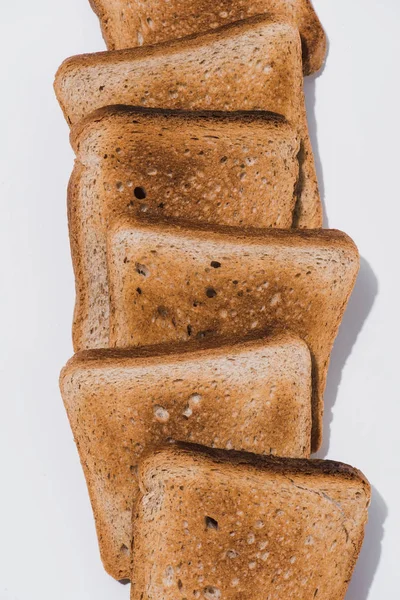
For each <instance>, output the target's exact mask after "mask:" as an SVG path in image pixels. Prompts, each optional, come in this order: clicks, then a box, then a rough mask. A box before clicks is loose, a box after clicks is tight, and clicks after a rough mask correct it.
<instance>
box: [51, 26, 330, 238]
mask: <svg viewBox="0 0 400 600" xmlns="http://www.w3.org/2000/svg"><path fill="white" fill-rule="evenodd" d="M301 64H302V63H301V43H300V37H299V33H298V31H297V29H295V28H294V27H292V26H291V25H289V24H287V23H277V22H274V21H271V20H268V19H265V18H259V17H257V18H252V19H249V20H247V21H244V22H241V23H239V24H234V25H229V26H226V27H223V28H221V29H218V30H216V31H214V32H212V33H208V34H205V35H201V36H194V37H191V38H185V39H184V40H180V41H178V42H171V43H169V42H168V43H165V44H159V45H157V46H152V47H148V48H135V49H132V50H121V51H118V52H103V53H100V54H87V55H82V56H76V57H73V58H70V59H69V60H67V61H65V62H64V64H63V65H62V66H61V67H60V69H59V71H58V73H57V75H56V81H55V90H56V94H57V97H58V100H59V102H60V104H61V107H62V109H63V111H64V114H65V117H66V119H67V120H68V122H69V123H70V124H71V125H74V124H76V123H77V122H79V121H80V120H81V119H82V118H84V117H85V116H87V115H88V114H89V113H90V112H92V111H94V110H96V109H98V108H102V107H104V106H109V105H114V104H125V105H131V106H132V105H133V106H144V107H149V108H163V109H183V110H221V111H240V110H263V111H269V112H273V113H276V114H279V115H282V116H284V117H285V118H286V119H287V120H288V121H289V122H290V123H292V124H293V126H294V127H295V128H296V130H297V131H298V132H299V135H300V138H301V152H300V154H299V159H300V185H299V188H298V198H299V200H298V206H297V207H296V222H295V225H297V226H299V227H306V228H313V227H321V225H322V208H321V201H320V197H319V192H318V184H317V178H316V173H315V165H314V158H313V153H312V149H311V143H310V139H309V135H308V129H307V118H306V111H305V102H304V93H303V77H302V67H301Z"/></svg>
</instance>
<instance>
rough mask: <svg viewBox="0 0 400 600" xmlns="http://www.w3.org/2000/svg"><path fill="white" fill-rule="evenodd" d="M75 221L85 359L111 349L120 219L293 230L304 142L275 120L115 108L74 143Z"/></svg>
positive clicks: (96, 116) (78, 337) (92, 119)
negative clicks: (111, 278) (110, 266)
mask: <svg viewBox="0 0 400 600" xmlns="http://www.w3.org/2000/svg"><path fill="white" fill-rule="evenodd" d="M71 142H72V145H73V148H74V150H75V152H76V155H77V160H76V164H75V169H74V172H73V175H72V178H71V183H70V186H69V197H68V212H69V228H70V234H71V242H72V243H71V247H72V256H73V263H74V269H75V275H76V282H77V300H76V309H75V320H74V331H73V333H74V346H75V349H76V350H82V349H88V348H96V347H100V348H102V347H107V346H108V345H109V323H108V317H109V299H108V279H107V265H106V233H107V229H108V226H109V223H110V220H111V219H112V218H114V217H115V215H116V214H118V213H120V212H121V211H124V210H126V209H127V210H129V211H130V212H131V213H132V214H133V215H141V214H144V213H145V214H146V215H150V216H154V217H161V216H163V217H174V218H176V217H177V218H184V219H186V220H188V221H191V222H194V223H196V222H204V223H211V224H224V225H232V226H233V225H236V226H241V227H248V226H252V227H260V228H267V227H280V228H290V227H291V225H292V222H293V211H294V208H295V202H296V191H297V184H298V178H299V168H298V160H297V154H298V151H299V139H298V136H297V134H296V132H295V131H294V130H293V128H292V127H291V126H290V125H289V124H288V123H287V122H286V121H285V120H284V119H283V118H282V117H278V116H276V115H272V114H270V113H262V112H258V113H212V112H208V113H195V112H182V111H159V110H152V109H135V108H128V107H111V108H104V109H100V110H98V111H95V112H94V113H92V115H90V116H89V117H87V118H86V119H84V120H83V122H81V123H80V124H79V125H77V126H76V127H75V128H74V129H73V131H72V134H71Z"/></svg>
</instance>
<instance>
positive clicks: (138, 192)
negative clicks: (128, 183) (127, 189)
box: [133, 187, 147, 200]
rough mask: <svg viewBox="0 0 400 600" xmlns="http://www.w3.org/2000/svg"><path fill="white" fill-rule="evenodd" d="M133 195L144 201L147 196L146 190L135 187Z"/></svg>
mask: <svg viewBox="0 0 400 600" xmlns="http://www.w3.org/2000/svg"><path fill="white" fill-rule="evenodd" d="M133 193H134V194H135V198H137V199H138V200H144V199H145V198H146V196H147V194H146V190H145V189H144V188H143V187H135V189H134V190H133Z"/></svg>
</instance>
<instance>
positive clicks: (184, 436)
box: [60, 334, 311, 579]
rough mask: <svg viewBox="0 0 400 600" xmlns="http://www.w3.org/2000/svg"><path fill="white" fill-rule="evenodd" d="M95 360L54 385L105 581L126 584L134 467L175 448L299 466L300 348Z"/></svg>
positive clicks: (306, 394)
mask: <svg viewBox="0 0 400 600" xmlns="http://www.w3.org/2000/svg"><path fill="white" fill-rule="evenodd" d="M198 346H199V344H198V343H197V344H194V345H193V344H192V346H191V347H190V348H188V347H187V346H186V351H185V350H183V351H182V349H181V350H180V351H179V350H178V349H177V348H176V347H173V348H170V347H168V348H158V349H151V350H142V351H134V350H129V351H121V350H119V351H115V350H114V351H113V350H97V351H91V352H82V353H80V354H78V355H76V356H75V357H74V358H73V359H72V360H71V361H70V362H69V363H68V364H67V366H66V367H65V368H64V370H63V372H62V375H61V379H60V384H61V391H62V396H63V399H64V403H65V406H66V409H67V412H68V416H69V420H70V423H71V427H72V431H73V434H74V438H75V440H76V443H77V446H78V449H79V454H80V459H81V462H82V465H83V469H84V472H85V476H86V480H87V484H88V488H89V492H90V497H91V502H92V506H93V511H94V515H95V519H96V526H97V532H98V538H99V544H100V550H101V556H102V559H103V562H104V565H105V568H106V569H107V571H108V572H109V573H110V574H111V575H113V576H114V577H115V578H117V579H122V578H130V558H131V557H130V548H131V537H132V535H131V531H132V530H131V516H132V515H131V513H132V506H133V502H134V498H135V497H136V496H137V493H138V481H137V463H138V460H139V459H140V457H141V455H142V453H143V452H144V451H145V450H146V449H148V448H149V446H152V445H158V444H162V443H165V442H166V441H167V440H168V439H177V440H185V441H192V442H197V443H202V444H206V445H208V446H213V447H220V448H228V449H229V448H235V449H245V450H248V451H253V452H257V453H259V454H270V453H273V454H277V455H283V456H294V457H307V456H309V454H310V442H311V358H310V353H309V350H308V348H307V346H306V344H305V343H304V342H303V341H301V340H300V339H298V338H296V337H294V336H292V335H289V334H279V335H275V336H271V337H270V338H268V339H265V340H248V341H246V342H241V343H238V342H236V343H234V342H232V341H230V342H228V343H227V342H226V341H225V342H224V344H222V345H220V346H219V345H218V346H217V345H216V344H212V343H211V344H209V345H208V347H207V348H204V349H199V348H198Z"/></svg>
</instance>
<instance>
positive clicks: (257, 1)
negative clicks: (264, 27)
mask: <svg viewBox="0 0 400 600" xmlns="http://www.w3.org/2000/svg"><path fill="white" fill-rule="evenodd" d="M90 4H91V5H92V8H93V10H94V11H95V12H96V14H97V15H98V17H99V19H100V23H101V28H102V31H103V36H104V39H105V41H106V43H107V46H108V49H109V50H119V49H123V48H134V47H136V46H143V45H149V44H150V45H152V44H158V43H159V42H165V41H167V40H172V39H178V38H182V37H185V36H187V35H191V34H195V33H202V32H204V31H207V30H209V29H215V28H217V27H219V26H221V25H225V24H227V23H233V22H234V21H239V20H242V19H246V18H248V17H251V16H253V15H257V14H268V15H270V16H273V17H275V18H279V19H280V20H282V21H288V22H289V23H292V24H293V25H295V26H296V27H297V28H298V29H299V31H300V35H301V40H302V48H303V71H304V74H305V75H309V74H310V73H313V72H315V71H318V70H319V69H320V68H321V66H322V64H323V62H324V60H325V55H326V36H325V33H324V30H323V28H322V25H321V23H320V21H319V19H318V17H317V15H316V13H315V10H314V8H313V6H312V4H311V2H310V0H294V1H292V0H251V1H250V0H236V1H235V2H232V0H217V1H216V2H215V1H214V2H211V1H210V0H195V1H193V0H192V1H191V0H174V1H173V2H160V1H159V0H147V2H140V1H139V0H131V1H129V2H128V1H127V0H90Z"/></svg>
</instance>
